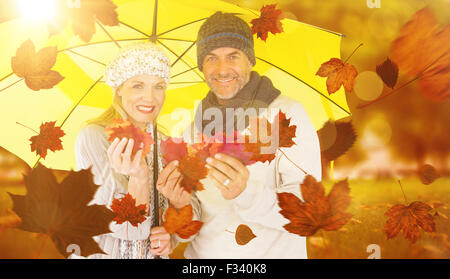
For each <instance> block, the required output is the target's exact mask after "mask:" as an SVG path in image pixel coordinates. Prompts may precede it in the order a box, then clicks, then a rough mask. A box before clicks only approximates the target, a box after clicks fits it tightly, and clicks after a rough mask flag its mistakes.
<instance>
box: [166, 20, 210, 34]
mask: <svg viewBox="0 0 450 279" xmlns="http://www.w3.org/2000/svg"><path fill="white" fill-rule="evenodd" d="M205 19H207V17H205V18H201V19H197V20H194V21H191V22H188V23H185V24H183V25H180V26H177V27H175V28H172V29H170V30H167V31H164V32H162V33H160V34H158V38H159V37H160V36H162V35H164V34H167V33H169V32H172V31H175V30H177V29H180V28H182V27H185V26H188V25H190V24H194V23H196V22H199V21H202V20H205Z"/></svg>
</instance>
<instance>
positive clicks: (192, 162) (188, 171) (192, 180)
mask: <svg viewBox="0 0 450 279" xmlns="http://www.w3.org/2000/svg"><path fill="white" fill-rule="evenodd" d="M178 169H179V171H180V172H181V174H182V175H183V178H182V180H181V186H182V187H183V188H184V189H185V190H186V191H187V192H189V193H192V191H201V190H204V188H203V184H202V183H201V182H200V180H201V179H203V178H205V177H206V175H207V174H208V169H207V168H206V165H205V162H203V161H202V159H201V158H200V157H198V156H185V157H184V158H183V159H182V160H181V161H180V164H179V165H178Z"/></svg>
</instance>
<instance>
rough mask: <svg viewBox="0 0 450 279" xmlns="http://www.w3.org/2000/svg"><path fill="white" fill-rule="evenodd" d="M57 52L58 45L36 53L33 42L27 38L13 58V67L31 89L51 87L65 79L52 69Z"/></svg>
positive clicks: (37, 89)
mask: <svg viewBox="0 0 450 279" xmlns="http://www.w3.org/2000/svg"><path fill="white" fill-rule="evenodd" d="M57 54H58V52H57V50H56V47H46V48H43V49H41V50H39V51H38V52H37V53H36V49H35V46H34V44H33V42H32V41H30V40H27V41H26V42H24V43H23V44H22V45H21V46H20V47H19V48H18V49H17V52H16V56H14V57H13V58H11V68H12V70H13V72H14V73H15V74H16V75H17V76H18V77H21V78H24V79H25V83H26V85H27V86H28V87H29V88H30V89H32V90H34V91H39V90H41V89H50V88H53V87H54V86H55V85H57V84H58V83H59V82H61V81H62V80H63V79H64V77H62V76H61V75H60V74H59V73H58V72H56V71H53V70H51V68H52V67H53V66H54V65H55V63H56V56H57Z"/></svg>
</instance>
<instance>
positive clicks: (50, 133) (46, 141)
mask: <svg viewBox="0 0 450 279" xmlns="http://www.w3.org/2000/svg"><path fill="white" fill-rule="evenodd" d="M55 123H56V121H52V122H45V123H43V124H41V127H40V130H39V135H37V136H32V137H31V138H30V141H31V152H33V151H36V153H37V154H38V155H39V156H41V157H42V159H45V157H46V156H47V150H48V149H50V150H51V151H53V152H54V151H57V150H62V149H63V146H62V141H61V139H60V138H61V137H62V136H64V135H65V134H66V133H64V131H63V130H61V127H55Z"/></svg>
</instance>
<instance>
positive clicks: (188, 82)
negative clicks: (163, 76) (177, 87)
mask: <svg viewBox="0 0 450 279" xmlns="http://www.w3.org/2000/svg"><path fill="white" fill-rule="evenodd" d="M191 83H203V81H177V82H170V84H191Z"/></svg>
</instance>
